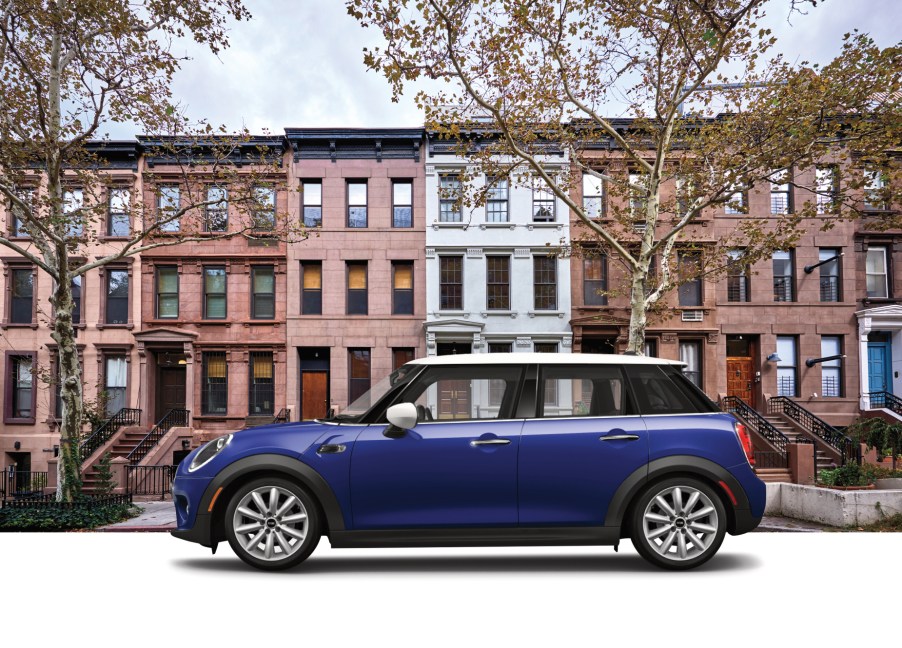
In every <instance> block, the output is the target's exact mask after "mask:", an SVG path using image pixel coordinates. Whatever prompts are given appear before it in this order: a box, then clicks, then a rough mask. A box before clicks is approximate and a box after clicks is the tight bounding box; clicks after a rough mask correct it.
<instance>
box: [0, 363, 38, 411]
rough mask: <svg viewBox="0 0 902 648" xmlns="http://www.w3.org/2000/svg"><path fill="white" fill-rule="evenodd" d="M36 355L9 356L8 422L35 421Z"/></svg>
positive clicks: (7, 370)
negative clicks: (34, 367)
mask: <svg viewBox="0 0 902 648" xmlns="http://www.w3.org/2000/svg"><path fill="white" fill-rule="evenodd" d="M33 366H34V355H33V354H27V355H26V354H19V355H9V356H7V365H6V377H7V381H6V384H7V385H8V387H7V401H6V422H7V423H11V422H16V423H33V422H34V374H33Z"/></svg>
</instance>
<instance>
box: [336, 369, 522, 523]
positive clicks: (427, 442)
mask: <svg viewBox="0 0 902 648" xmlns="http://www.w3.org/2000/svg"><path fill="white" fill-rule="evenodd" d="M522 372H523V370H522V368H521V367H515V366H507V367H501V366H488V367H486V366H483V365H467V366H458V367H454V366H433V367H429V368H428V369H427V370H426V371H425V372H423V374H422V375H421V376H419V377H418V378H417V379H416V380H414V381H413V382H412V383H411V385H410V386H409V387H408V388H407V389H406V390H405V392H404V393H402V394H401V395H400V396H399V398H398V399H397V401H396V402H412V403H414V404H416V405H417V409H418V411H419V412H420V417H419V418H420V420H419V421H418V422H417V424H416V425H415V426H414V427H413V429H410V430H406V431H404V432H403V433H401V432H400V431H399V430H398V429H397V428H394V429H392V430H390V431H389V434H390V436H387V435H386V434H385V432H386V431H387V429H388V428H389V426H388V424H387V423H379V424H373V425H370V426H369V427H368V428H367V429H366V430H364V431H363V432H362V433H361V434H360V436H359V437H358V438H357V441H356V443H355V444H354V450H353V454H352V457H351V508H352V512H353V520H354V528H355V529H391V528H415V527H438V526H458V525H474V526H477V525H478V526H505V525H515V524H516V523H517V478H516V475H517V451H518V448H519V443H520V430H521V428H522V426H523V420H522V419H520V420H517V419H510V418H508V416H509V413H510V411H511V410H512V407H513V404H514V402H515V399H516V396H517V392H518V391H519V386H520V382H521V377H522ZM452 392H453V393H452ZM448 399H453V401H454V403H455V406H454V407H448V406H447V401H448ZM461 403H466V409H463V408H462V407H461V406H460V404H461Z"/></svg>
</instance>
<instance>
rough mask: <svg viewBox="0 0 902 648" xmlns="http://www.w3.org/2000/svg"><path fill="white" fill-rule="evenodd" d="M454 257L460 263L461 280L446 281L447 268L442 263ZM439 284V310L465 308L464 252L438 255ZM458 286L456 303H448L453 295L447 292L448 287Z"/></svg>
mask: <svg viewBox="0 0 902 648" xmlns="http://www.w3.org/2000/svg"><path fill="white" fill-rule="evenodd" d="M451 259H454V260H455V261H457V262H458V263H459V264H460V267H459V278H460V280H459V281H455V282H452V281H444V280H443V278H444V274H445V270H446V269H445V268H443V267H442V264H444V263H446V262H447V261H450V260H451ZM450 270H451V271H457V269H450ZM438 285H439V291H438V293H439V304H438V309H439V311H451V312H457V311H462V310H464V288H465V284H464V256H463V255H462V254H440V255H438ZM455 286H457V287H458V290H457V295H456V296H453V297H455V304H453V305H448V300H450V299H451V297H452V295H448V294H446V292H445V291H446V289H448V288H452V287H455ZM458 300H459V303H458Z"/></svg>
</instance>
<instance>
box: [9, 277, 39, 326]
mask: <svg viewBox="0 0 902 648" xmlns="http://www.w3.org/2000/svg"><path fill="white" fill-rule="evenodd" d="M5 265H6V268H5V271H6V308H5V309H4V313H3V326H4V328H6V327H9V328H15V327H22V328H25V327H30V328H37V293H38V290H37V288H38V272H37V266H35V265H33V264H31V263H29V262H27V261H26V262H24V263H23V262H19V261H16V262H6V263H5ZM20 272H27V273H28V276H29V278H30V281H29V283H30V286H31V308H30V309H29V313H30V314H31V316H30V317H29V320H28V321H27V322H24V321H23V322H17V321H13V317H12V315H13V310H14V309H13V304H14V300H16V299H24V298H23V297H16V296H15V291H16V284H17V282H16V276H17V274H18V273H20Z"/></svg>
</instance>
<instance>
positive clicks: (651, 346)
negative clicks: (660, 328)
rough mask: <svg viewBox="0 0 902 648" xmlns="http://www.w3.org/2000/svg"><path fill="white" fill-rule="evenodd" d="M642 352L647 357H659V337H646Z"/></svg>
mask: <svg viewBox="0 0 902 648" xmlns="http://www.w3.org/2000/svg"><path fill="white" fill-rule="evenodd" d="M642 352H643V353H644V354H645V357H646V358H657V357H658V339H657V338H645V345H644V347H643V349H642Z"/></svg>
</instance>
